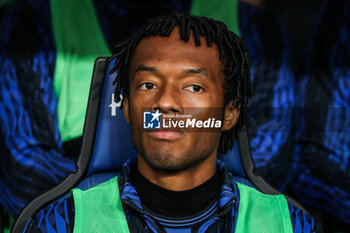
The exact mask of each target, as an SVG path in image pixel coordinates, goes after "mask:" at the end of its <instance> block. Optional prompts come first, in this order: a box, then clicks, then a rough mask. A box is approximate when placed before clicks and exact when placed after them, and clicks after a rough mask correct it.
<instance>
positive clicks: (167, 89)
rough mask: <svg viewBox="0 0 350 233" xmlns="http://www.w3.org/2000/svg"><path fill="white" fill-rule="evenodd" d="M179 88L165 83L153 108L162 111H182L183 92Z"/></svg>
mask: <svg viewBox="0 0 350 233" xmlns="http://www.w3.org/2000/svg"><path fill="white" fill-rule="evenodd" d="M179 92H180V91H179V90H178V88H176V87H174V86H171V84H169V85H165V86H164V87H162V88H161V89H160V91H159V92H158V93H157V95H156V99H155V101H154V103H153V105H152V110H153V111H156V110H159V111H161V112H162V113H182V112H183V108H182V104H181V94H180V93H179Z"/></svg>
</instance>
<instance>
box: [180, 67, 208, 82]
mask: <svg viewBox="0 0 350 233" xmlns="http://www.w3.org/2000/svg"><path fill="white" fill-rule="evenodd" d="M183 74H200V75H201V76H204V77H206V78H209V79H211V80H212V81H214V80H213V77H211V75H210V74H209V72H208V71H207V70H206V69H204V68H191V69H187V70H185V71H184V72H183Z"/></svg>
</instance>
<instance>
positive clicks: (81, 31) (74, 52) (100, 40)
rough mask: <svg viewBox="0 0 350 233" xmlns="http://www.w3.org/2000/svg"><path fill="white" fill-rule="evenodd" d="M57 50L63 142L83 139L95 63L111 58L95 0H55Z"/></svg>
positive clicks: (56, 88)
mask: <svg viewBox="0 0 350 233" xmlns="http://www.w3.org/2000/svg"><path fill="white" fill-rule="evenodd" d="M50 7H51V15H52V25H53V32H54V37H55V43H56V48H57V56H56V67H55V73H54V80H53V85H54V91H55V93H56V96H57V99H58V105H57V116H58V128H59V131H60V134H61V140H62V141H67V140H70V139H74V138H77V137H79V136H81V135H82V133H83V127H84V121H85V113H86V108H87V102H88V97H89V90H90V84H91V78H92V70H93V67H94V61H95V59H96V58H97V57H99V56H110V55H111V52H110V51H109V48H108V45H107V43H106V41H105V39H104V37H103V34H102V31H101V29H100V25H99V22H98V19H97V14H96V12H95V8H94V5H93V3H92V2H91V0H51V1H50Z"/></svg>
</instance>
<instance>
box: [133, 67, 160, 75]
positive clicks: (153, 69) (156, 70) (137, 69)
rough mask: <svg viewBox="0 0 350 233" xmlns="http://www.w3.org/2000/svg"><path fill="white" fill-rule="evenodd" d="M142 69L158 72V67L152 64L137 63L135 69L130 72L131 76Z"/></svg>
mask: <svg viewBox="0 0 350 233" xmlns="http://www.w3.org/2000/svg"><path fill="white" fill-rule="evenodd" d="M142 71H148V72H155V73H158V69H157V68H156V67H154V66H145V65H139V66H138V67H137V68H136V70H135V71H134V72H133V73H132V77H134V76H135V74H136V73H138V72H142Z"/></svg>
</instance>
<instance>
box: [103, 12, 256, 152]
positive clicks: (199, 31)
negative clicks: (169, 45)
mask: <svg viewBox="0 0 350 233" xmlns="http://www.w3.org/2000/svg"><path fill="white" fill-rule="evenodd" d="M176 26H177V27H179V29H180V36H181V38H182V40H183V41H184V42H188V41H189V39H190V36H191V31H192V32H193V34H192V35H193V37H194V41H195V44H196V46H200V45H201V42H200V37H204V38H205V39H206V42H207V45H208V47H211V46H212V44H213V43H215V44H216V45H217V47H218V50H219V53H220V60H221V61H223V62H224V66H225V68H224V75H225V83H224V106H226V105H227V104H228V103H229V102H230V101H233V103H234V107H240V115H239V118H238V122H237V124H236V125H235V126H234V127H233V128H232V129H230V130H228V131H224V132H222V134H221V138H220V142H219V147H218V152H219V153H224V154H226V153H227V152H228V150H230V149H231V148H232V146H233V144H234V140H235V139H236V135H237V134H238V131H239V129H240V127H241V125H242V124H244V123H245V117H246V109H247V104H248V98H249V97H251V95H252V90H251V83H250V67H251V64H252V61H251V58H250V55H249V54H248V52H247V49H246V47H245V44H244V42H243V40H242V39H241V38H240V37H239V36H237V35H236V34H235V33H233V32H231V31H229V30H228V29H227V26H226V25H225V24H224V23H223V22H221V21H217V20H213V19H210V18H207V17H199V16H192V15H186V14H184V13H179V12H173V13H172V14H170V15H166V16H158V17H155V18H152V19H149V20H148V21H147V23H146V24H145V25H144V26H143V27H142V28H141V29H140V30H139V31H137V32H136V34H134V35H133V36H132V37H131V38H129V39H128V40H126V41H124V42H123V43H121V44H119V45H117V46H116V48H115V51H116V53H115V54H114V55H113V56H112V57H111V58H110V59H109V61H111V60H112V59H114V58H118V59H117V60H116V63H115V64H114V66H113V67H112V70H111V71H110V73H114V72H115V71H118V73H117V76H116V78H115V80H114V82H113V85H115V84H116V88H115V94H114V96H115V101H116V102H117V103H118V102H120V101H121V98H120V95H121V94H122V95H126V96H128V94H129V70H130V65H131V61H132V55H133V52H134V50H135V48H136V46H137V45H138V43H139V42H140V41H141V40H142V39H143V38H145V37H148V36H157V35H159V36H163V37H168V36H169V35H170V34H171V32H172V30H173V29H174V28H175V27H176ZM121 107H122V105H121Z"/></svg>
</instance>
